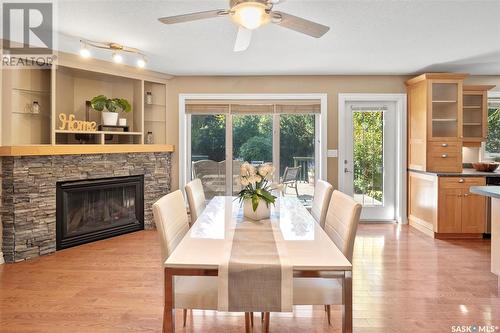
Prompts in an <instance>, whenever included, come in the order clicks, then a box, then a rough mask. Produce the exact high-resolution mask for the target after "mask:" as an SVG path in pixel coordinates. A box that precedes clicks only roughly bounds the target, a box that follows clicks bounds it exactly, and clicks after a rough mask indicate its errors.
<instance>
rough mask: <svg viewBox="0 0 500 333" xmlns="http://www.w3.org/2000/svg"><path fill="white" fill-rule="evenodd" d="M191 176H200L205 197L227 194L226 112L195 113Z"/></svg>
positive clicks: (192, 120)
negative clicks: (211, 113) (224, 113)
mask: <svg viewBox="0 0 500 333" xmlns="http://www.w3.org/2000/svg"><path fill="white" fill-rule="evenodd" d="M190 163H191V179H196V178H199V179H201V182H202V184H203V190H204V191H205V197H206V198H207V199H211V198H213V197H214V196H218V195H225V194H226V116H225V115H223V114H214V115H191V161H190Z"/></svg>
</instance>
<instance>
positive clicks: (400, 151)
mask: <svg viewBox="0 0 500 333" xmlns="http://www.w3.org/2000/svg"><path fill="white" fill-rule="evenodd" d="M349 102H394V103H395V104H396V123H397V133H396V138H397V142H396V144H397V148H396V151H397V155H398V156H396V170H397V175H396V206H395V207H396V211H395V212H394V213H395V217H396V221H398V222H399V223H404V224H406V223H407V218H406V195H407V194H406V179H407V176H406V174H407V172H406V147H407V144H406V141H407V136H406V131H407V128H406V127H407V125H406V117H407V111H406V94H369V93H361V94H339V96H338V111H339V112H338V114H339V116H338V117H339V118H338V128H339V141H338V142H339V144H338V186H339V190H340V191H343V190H344V188H345V185H344V174H343V170H344V156H345V144H346V137H345V135H346V131H345V128H344V126H343V124H344V122H345V117H346V112H348V110H347V109H346V103H349Z"/></svg>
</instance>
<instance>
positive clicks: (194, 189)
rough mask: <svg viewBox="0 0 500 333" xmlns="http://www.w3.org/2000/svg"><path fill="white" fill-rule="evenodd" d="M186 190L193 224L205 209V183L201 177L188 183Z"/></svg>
mask: <svg viewBox="0 0 500 333" xmlns="http://www.w3.org/2000/svg"><path fill="white" fill-rule="evenodd" d="M185 190H186V196H187V201H188V204H189V212H190V213H191V224H193V223H194V222H196V220H197V219H198V217H199V216H200V215H201V213H202V212H203V210H204V209H205V206H206V199H205V192H203V185H202V183H201V180H200V179H199V178H196V179H194V180H192V181H190V182H189V183H187V185H186V187H185Z"/></svg>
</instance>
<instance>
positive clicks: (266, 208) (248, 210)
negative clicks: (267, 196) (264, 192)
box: [243, 199, 271, 221]
mask: <svg viewBox="0 0 500 333" xmlns="http://www.w3.org/2000/svg"><path fill="white" fill-rule="evenodd" d="M243 215H244V216H245V217H248V218H249V219H252V220H255V221H260V220H265V219H268V218H269V217H270V216H271V206H270V205H268V204H267V203H266V202H265V201H264V200H262V199H259V204H258V205H257V209H256V210H255V212H254V211H253V206H252V200H251V199H245V200H244V201H243Z"/></svg>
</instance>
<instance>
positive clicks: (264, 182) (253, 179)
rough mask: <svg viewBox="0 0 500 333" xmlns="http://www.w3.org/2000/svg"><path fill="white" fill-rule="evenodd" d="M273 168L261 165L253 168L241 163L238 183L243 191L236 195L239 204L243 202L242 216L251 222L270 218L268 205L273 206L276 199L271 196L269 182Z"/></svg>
mask: <svg viewBox="0 0 500 333" xmlns="http://www.w3.org/2000/svg"><path fill="white" fill-rule="evenodd" d="M273 173H274V167H273V166H272V165H269V164H263V165H261V166H259V167H257V168H256V167H254V166H253V165H251V164H249V163H246V162H245V163H243V164H242V165H241V168H240V182H241V185H242V186H243V190H241V191H240V192H239V193H238V198H239V199H240V203H241V202H243V215H244V216H245V217H248V218H250V219H252V220H256V221H258V220H263V219H267V218H269V217H270V216H271V210H270V207H269V205H270V204H274V202H275V201H276V197H275V196H274V195H272V194H271V190H272V188H271V181H272V179H273Z"/></svg>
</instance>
